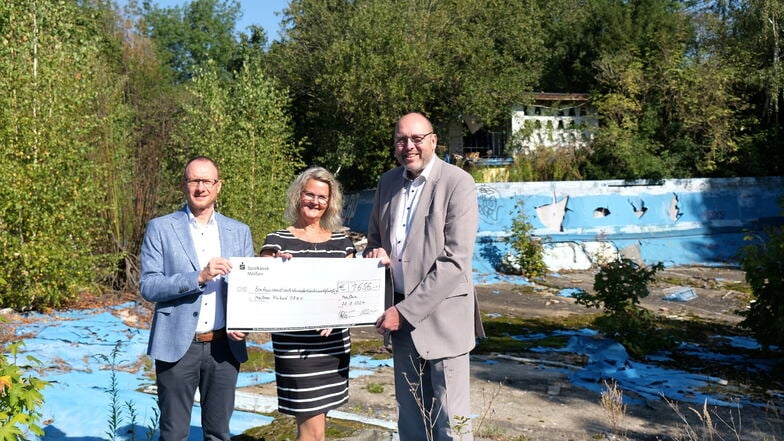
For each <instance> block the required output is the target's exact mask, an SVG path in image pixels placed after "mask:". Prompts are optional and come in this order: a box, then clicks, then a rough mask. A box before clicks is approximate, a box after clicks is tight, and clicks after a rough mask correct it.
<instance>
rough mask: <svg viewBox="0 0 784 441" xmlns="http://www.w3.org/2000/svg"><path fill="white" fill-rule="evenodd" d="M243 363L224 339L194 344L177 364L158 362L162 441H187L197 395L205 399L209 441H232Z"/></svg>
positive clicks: (205, 427)
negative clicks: (231, 421)
mask: <svg viewBox="0 0 784 441" xmlns="http://www.w3.org/2000/svg"><path fill="white" fill-rule="evenodd" d="M239 370H240V363H239V362H238V361H237V360H236V359H235V358H234V356H233V355H232V353H231V350H230V349H229V344H228V341H227V340H226V339H225V338H224V339H222V340H217V341H213V342H206V343H192V344H191V346H190V348H188V351H187V352H186V353H185V355H184V356H183V357H182V358H181V359H180V360H179V361H177V362H175V363H168V362H164V361H160V360H155V374H156V375H157V380H156V384H157V386H158V407H159V408H160V411H161V415H160V441H187V439H188V432H189V430H190V421H191V410H192V408H193V402H194V394H195V393H196V389H197V388H198V389H199V395H200V396H201V427H202V430H203V431H204V439H205V440H206V441H217V440H221V441H228V440H229V420H230V419H231V414H232V412H233V411H234V391H235V389H236V387H237V376H238V374H239Z"/></svg>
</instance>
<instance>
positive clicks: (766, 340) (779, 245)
mask: <svg viewBox="0 0 784 441" xmlns="http://www.w3.org/2000/svg"><path fill="white" fill-rule="evenodd" d="M767 233H768V234H767V241H759V242H755V243H752V244H750V245H747V246H746V247H744V248H743V250H742V256H741V266H742V268H743V270H744V271H745V272H746V281H747V282H748V283H749V285H750V286H751V291H752V295H753V296H754V301H753V302H752V303H751V306H750V308H749V309H748V310H746V311H743V312H741V314H742V315H744V316H745V318H744V319H743V321H741V322H740V326H742V327H745V328H747V329H750V330H751V331H752V332H753V333H754V335H755V337H756V338H757V341H759V342H760V343H761V344H763V345H766V346H767V345H778V346H782V345H784V226H779V227H777V228H772V229H769V230H768V232H767Z"/></svg>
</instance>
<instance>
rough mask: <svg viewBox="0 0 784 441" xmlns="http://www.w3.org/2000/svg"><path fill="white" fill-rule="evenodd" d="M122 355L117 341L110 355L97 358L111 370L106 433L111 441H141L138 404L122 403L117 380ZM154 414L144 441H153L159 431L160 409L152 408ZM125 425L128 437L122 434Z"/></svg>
mask: <svg viewBox="0 0 784 441" xmlns="http://www.w3.org/2000/svg"><path fill="white" fill-rule="evenodd" d="M121 353H122V341H119V340H118V341H117V342H115V344H114V347H113V348H112V352H111V353H110V354H109V355H106V354H97V355H95V357H96V358H97V359H99V360H101V361H103V362H104V363H106V364H107V368H108V369H109V386H108V387H107V388H106V394H107V395H108V396H109V414H108V415H107V419H106V432H104V434H105V435H106V436H107V439H109V441H137V440H141V439H142V437H141V435H142V434H139V433H136V430H137V423H138V422H139V421H138V415H137V413H136V403H134V402H133V401H132V400H128V401H124V402H120V387H119V382H118V379H117V372H118V367H119V364H120V363H121V361H120V360H119V356H120V354H121ZM152 411H153V414H152V415H151V416H150V419H149V421H148V422H147V426H146V430H145V433H144V438H143V439H144V441H152V439H153V438H154V437H155V432H156V431H157V430H158V416H159V414H158V407H157V406H154V407H153V408H152ZM123 423H127V424H128V427H129V430H128V432H127V435H128V436H127V437H124V436H122V435H121V434H120V429H121V427H122V424H123Z"/></svg>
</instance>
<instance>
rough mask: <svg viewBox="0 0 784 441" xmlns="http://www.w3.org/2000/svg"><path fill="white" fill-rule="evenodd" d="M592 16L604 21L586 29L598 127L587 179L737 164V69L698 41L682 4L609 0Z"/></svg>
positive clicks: (688, 172)
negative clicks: (591, 44) (593, 49)
mask: <svg viewBox="0 0 784 441" xmlns="http://www.w3.org/2000/svg"><path fill="white" fill-rule="evenodd" d="M594 13H595V14H596V15H595V17H594V18H595V20H596V22H597V23H603V24H606V26H605V28H604V29H598V28H596V29H594V30H593V31H592V33H594V34H597V35H599V37H597V36H594V37H593V38H597V39H599V41H600V42H601V43H600V44H599V46H598V47H599V49H598V51H597V58H596V59H595V60H594V63H593V66H594V68H595V69H596V75H595V78H596V81H597V83H596V84H597V89H596V90H595V91H594V97H595V101H594V102H595V104H596V106H597V108H598V110H599V113H600V115H601V116H602V118H603V126H602V129H601V130H600V131H599V134H598V136H597V138H596V140H595V143H594V152H595V155H594V158H593V161H592V162H593V166H592V167H589V170H588V171H589V173H588V174H589V176H591V177H594V178H653V179H656V178H664V177H695V176H715V175H723V174H725V173H726V172H725V169H726V168H727V167H733V166H734V164H737V162H738V160H739V153H738V150H739V144H738V142H739V137H740V134H739V132H738V129H739V128H740V127H742V125H741V124H739V121H740V119H739V118H740V116H739V115H740V114H739V112H740V111H741V110H742V109H743V100H742V99H741V98H739V97H738V96H737V95H735V94H733V89H732V86H733V84H734V81H735V79H736V78H737V74H738V72H737V71H736V70H735V68H734V67H733V66H732V65H729V66H728V65H727V64H726V63H724V62H722V61H721V59H720V58H717V53H716V52H715V51H714V49H715V48H713V47H712V46H710V45H706V44H704V43H703V42H702V41H701V40H699V39H698V38H697V36H698V35H700V36H701V35H703V34H700V33H699V32H698V29H697V28H698V27H697V24H698V23H697V21H696V20H695V16H694V15H693V14H692V13H691V12H690V11H689V10H687V9H686V8H685V2H680V1H666V2H648V1H631V2H617V1H608V2H605V3H604V6H603V8H602V9H597V10H595V11H594ZM602 35H603V37H602ZM608 37H610V38H608Z"/></svg>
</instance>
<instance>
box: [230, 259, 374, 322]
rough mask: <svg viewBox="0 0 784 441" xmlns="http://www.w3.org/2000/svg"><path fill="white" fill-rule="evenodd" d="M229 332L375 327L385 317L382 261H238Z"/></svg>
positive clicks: (234, 263) (232, 279) (233, 274)
mask: <svg viewBox="0 0 784 441" xmlns="http://www.w3.org/2000/svg"><path fill="white" fill-rule="evenodd" d="M230 261H231V266H232V269H231V273H229V277H228V290H229V291H228V303H227V312H226V328H227V329H228V330H230V331H243V332H254V331H260V332H279V331H296V330H305V329H324V328H348V327H353V326H367V325H372V324H374V323H375V321H376V319H377V318H378V317H379V316H380V315H381V313H382V312H384V286H385V285H384V283H385V281H384V266H383V265H381V264H379V259H341V258H316V257H314V258H302V257H300V258H293V259H288V260H286V261H284V260H282V259H279V258H270V257H244V258H243V257H232V258H230Z"/></svg>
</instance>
